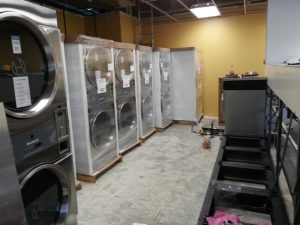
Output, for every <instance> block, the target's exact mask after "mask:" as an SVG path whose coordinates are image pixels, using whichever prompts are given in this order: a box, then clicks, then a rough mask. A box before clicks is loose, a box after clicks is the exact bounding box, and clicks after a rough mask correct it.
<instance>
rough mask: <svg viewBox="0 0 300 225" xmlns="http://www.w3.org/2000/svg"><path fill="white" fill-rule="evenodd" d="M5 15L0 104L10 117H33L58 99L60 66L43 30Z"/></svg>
mask: <svg viewBox="0 0 300 225" xmlns="http://www.w3.org/2000/svg"><path fill="white" fill-rule="evenodd" d="M5 14H6V13H5V12H4V13H1V14H0V43H1V45H0V46H1V57H0V101H2V102H4V105H5V108H6V113H7V114H9V115H10V116H13V117H16V118H29V117H33V116H36V115H38V114H40V113H41V112H43V111H44V110H45V109H46V108H47V107H48V106H49V104H51V102H52V100H53V99H54V97H55V94H56V90H57V82H58V81H57V76H56V73H57V70H56V69H57V62H56V61H55V60H56V59H55V56H54V54H53V52H54V51H53V49H52V46H51V44H50V43H49V42H48V39H47V38H46V37H45V33H44V32H43V31H42V30H41V28H40V27H39V26H36V25H35V24H33V23H31V22H30V21H29V20H27V19H26V18H25V17H24V18H23V17H22V18H21V17H18V16H17V15H16V16H11V15H10V16H9V17H8V18H6V16H5Z"/></svg>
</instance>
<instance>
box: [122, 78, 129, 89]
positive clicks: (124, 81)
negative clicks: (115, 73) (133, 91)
mask: <svg viewBox="0 0 300 225" xmlns="http://www.w3.org/2000/svg"><path fill="white" fill-rule="evenodd" d="M122 79H123V88H129V87H130V76H129V75H124V76H122Z"/></svg>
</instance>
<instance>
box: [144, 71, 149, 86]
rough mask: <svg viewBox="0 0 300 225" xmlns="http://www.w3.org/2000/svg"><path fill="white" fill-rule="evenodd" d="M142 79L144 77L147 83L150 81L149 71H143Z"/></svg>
mask: <svg viewBox="0 0 300 225" xmlns="http://www.w3.org/2000/svg"><path fill="white" fill-rule="evenodd" d="M144 79H145V84H149V83H150V75H149V73H145V76H144Z"/></svg>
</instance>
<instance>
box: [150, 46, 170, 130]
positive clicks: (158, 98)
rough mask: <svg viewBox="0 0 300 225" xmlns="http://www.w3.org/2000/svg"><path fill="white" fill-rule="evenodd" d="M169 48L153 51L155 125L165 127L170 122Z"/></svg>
mask: <svg viewBox="0 0 300 225" xmlns="http://www.w3.org/2000/svg"><path fill="white" fill-rule="evenodd" d="M170 64H171V63H170V49H168V48H157V49H155V51H154V52H153V81H154V92H153V95H154V118H155V127H157V128H166V127H167V126H169V125H170V124H171V123H172V108H171V79H170V76H171V69H170Z"/></svg>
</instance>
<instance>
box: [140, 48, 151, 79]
mask: <svg viewBox="0 0 300 225" xmlns="http://www.w3.org/2000/svg"><path fill="white" fill-rule="evenodd" d="M139 66H140V76H141V79H143V80H144V81H145V82H144V83H149V82H148V81H149V80H150V79H151V77H152V54H151V53H148V52H144V53H141V54H140V59H139Z"/></svg>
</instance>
